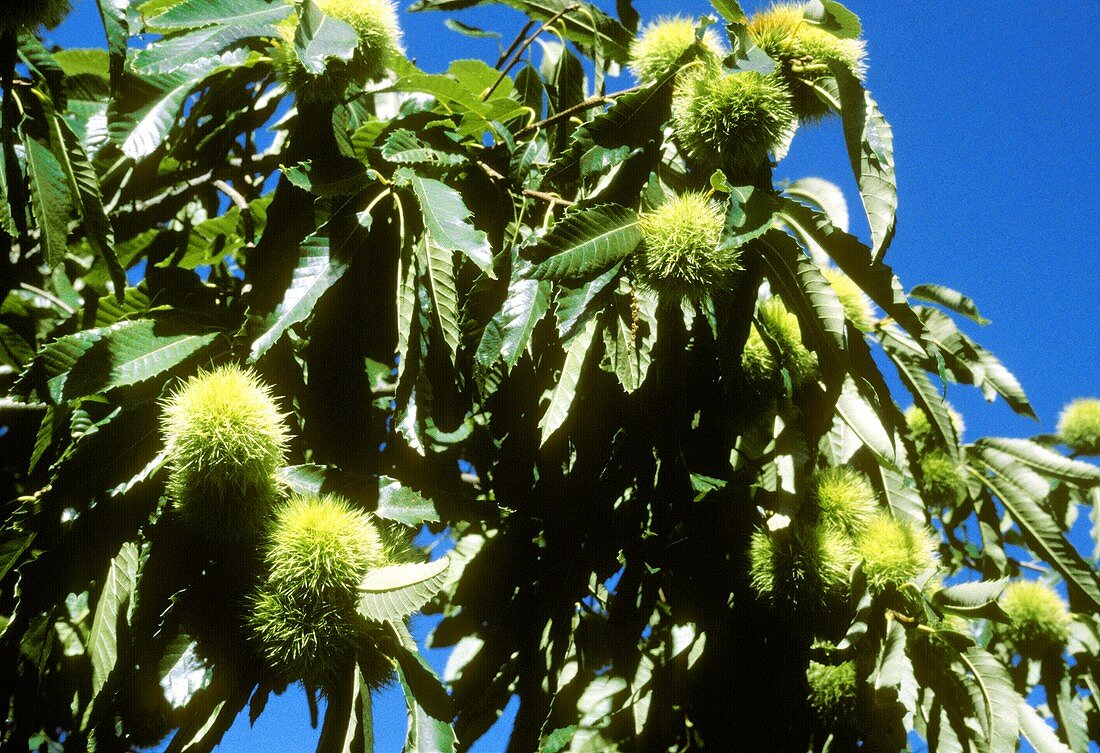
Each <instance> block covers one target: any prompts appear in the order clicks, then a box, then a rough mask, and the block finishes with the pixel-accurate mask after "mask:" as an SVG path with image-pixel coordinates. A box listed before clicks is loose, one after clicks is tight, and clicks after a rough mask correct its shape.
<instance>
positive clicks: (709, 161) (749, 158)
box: [672, 64, 794, 173]
mask: <svg viewBox="0 0 1100 753" xmlns="http://www.w3.org/2000/svg"><path fill="white" fill-rule="evenodd" d="M672 127H673V133H674V134H675V136H676V139H677V141H679V143H680V145H681V146H682V147H683V150H684V153H685V155H686V156H687V157H688V158H689V160H690V161H691V162H692V163H693V164H695V165H696V166H697V167H699V168H700V169H702V170H704V171H708V172H709V171H713V170H717V169H723V170H728V171H732V172H734V173H739V172H753V171H755V170H756V169H758V168H760V167H761V166H763V165H766V164H767V163H768V159H769V154H771V153H774V152H775V151H777V149H778V148H779V147H780V145H781V144H783V143H784V142H785V140H786V139H788V138H789V137H790V134H791V132H792V130H793V128H794V115H793V113H792V111H791V103H790V95H789V94H788V93H787V90H786V89H785V88H784V86H783V84H782V83H781V82H780V81H779V80H777V79H776V78H774V77H772V76H765V75H763V74H760V73H757V72H756V71H742V72H738V73H724V72H723V71H722V69H721V68H720V67H718V66H716V65H708V64H697V65H696V66H695V67H693V68H691V69H688V70H687V71H685V73H684V74H683V75H682V76H681V77H680V79H679V81H678V82H677V84H676V89H675V91H674V93H673V97H672Z"/></svg>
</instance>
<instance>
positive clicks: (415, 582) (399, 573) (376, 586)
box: [359, 557, 450, 622]
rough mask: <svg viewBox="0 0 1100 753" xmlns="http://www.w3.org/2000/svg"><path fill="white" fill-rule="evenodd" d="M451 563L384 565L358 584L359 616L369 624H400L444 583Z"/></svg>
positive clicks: (429, 598)
mask: <svg viewBox="0 0 1100 753" xmlns="http://www.w3.org/2000/svg"><path fill="white" fill-rule="evenodd" d="M449 566H450V559H449V558H447V557H441V558H439V559H437V560H434V561H433V562H423V563H409V564H402V565H386V566H385V567H379V568H376V569H374V570H371V571H370V572H368V573H367V575H366V576H365V577H364V578H363V582H362V583H360V584H359V592H360V597H359V613H360V614H362V615H363V616H364V617H366V618H367V619H368V620H376V621H378V622H383V621H389V622H400V621H401V620H403V619H405V617H407V616H409V615H410V614H412V613H413V612H415V611H417V610H418V609H420V608H421V607H423V606H424V605H425V604H427V603H428V602H429V601H431V599H432V597H434V596H435V595H436V594H437V593H439V590H440V589H441V588H442V587H443V585H444V583H446V580H447V568H448V567H449Z"/></svg>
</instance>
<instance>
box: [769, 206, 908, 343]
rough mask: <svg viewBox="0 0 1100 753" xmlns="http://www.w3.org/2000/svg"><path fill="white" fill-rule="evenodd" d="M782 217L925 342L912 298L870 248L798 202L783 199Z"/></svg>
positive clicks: (902, 324)
mask: <svg viewBox="0 0 1100 753" xmlns="http://www.w3.org/2000/svg"><path fill="white" fill-rule="evenodd" d="M781 202H782V209H781V210H780V217H781V218H782V220H783V222H784V223H786V224H787V225H788V226H789V227H790V228H791V229H792V230H793V231H794V232H795V233H796V235H798V236H800V237H801V238H803V239H804V240H806V241H807V243H808V244H809V243H811V242H812V243H814V244H816V245H817V246H819V247H820V248H821V249H823V250H824V251H825V252H826V253H827V254H829V256H830V257H832V259H833V261H835V262H836V263H837V265H838V266H839V267H840V268H841V269H842V270H843V271H844V274H846V275H848V276H849V277H851V278H852V279H853V280H854V281H855V282H856V284H857V285H859V286H860V288H862V289H863V291H864V292H865V293H867V295H869V296H870V297H871V300H873V301H874V302H875V303H877V304H878V305H879V306H880V307H881V308H882V310H883V311H885V312H886V313H887V314H888V315H889V316H891V317H893V319H894V320H895V321H896V322H897V323H898V324H900V325H901V326H902V328H903V329H905V331H906V332H908V333H909V334H910V335H912V336H913V337H914V338H916V339H917V341H918V342H923V340H924V325H923V324H922V323H921V320H920V318H919V317H918V316H917V314H916V312H915V311H913V309H912V308H911V307H910V305H909V299H908V298H907V297H906V296H905V291H904V290H903V289H902V287H901V283H900V282H899V281H898V278H897V277H896V276H895V275H894V270H893V269H891V268H890V266H889V265H888V264H884V263H883V262H882V261H881V260H876V259H875V258H874V257H873V256H872V254H871V249H869V248H868V247H867V246H865V245H863V244H862V243H861V242H860V241H859V239H857V238H856V237H855V236H852V235H849V234H848V233H845V232H843V231H841V230H838V229H836V228H835V227H833V226H832V224H831V223H830V222H829V220H828V218H826V217H825V216H824V215H823V214H821V213H820V212H815V211H813V210H812V209H810V208H809V207H806V206H804V205H802V204H799V203H798V202H797V201H793V200H791V199H787V198H783V199H781Z"/></svg>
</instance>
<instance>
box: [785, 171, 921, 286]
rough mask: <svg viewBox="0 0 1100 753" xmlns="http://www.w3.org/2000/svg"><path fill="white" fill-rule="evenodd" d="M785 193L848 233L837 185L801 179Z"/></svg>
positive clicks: (844, 200)
mask: <svg viewBox="0 0 1100 753" xmlns="http://www.w3.org/2000/svg"><path fill="white" fill-rule="evenodd" d="M783 193H784V194H786V195H787V196H793V197H795V198H797V199H799V200H800V201H803V202H809V203H810V204H812V205H813V206H815V207H817V208H818V209H819V210H820V211H821V212H822V213H823V214H824V215H825V216H826V217H828V218H829V222H831V223H832V225H833V227H835V228H837V229H838V230H842V231H843V232H845V233H847V232H848V202H847V200H846V199H845V198H844V192H843V191H841V190H840V187H839V186H837V185H836V184H835V183H831V182H829V181H827V180H824V179H822V178H799V179H798V180H796V181H794V182H793V183H791V184H790V185H789V186H787V187H786V188H785V189H783ZM915 290H916V289H915V288H914V291H915Z"/></svg>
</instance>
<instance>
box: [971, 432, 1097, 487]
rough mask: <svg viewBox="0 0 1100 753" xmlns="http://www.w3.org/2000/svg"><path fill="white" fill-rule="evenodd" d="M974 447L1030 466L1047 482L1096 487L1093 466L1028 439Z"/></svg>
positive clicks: (986, 440)
mask: <svg viewBox="0 0 1100 753" xmlns="http://www.w3.org/2000/svg"><path fill="white" fill-rule="evenodd" d="M974 444H975V445H978V446H982V447H992V448H993V449H995V450H999V451H1001V452H1004V453H1006V454H1008V455H1011V456H1012V457H1014V458H1016V459H1017V460H1019V461H1020V462H1022V463H1024V464H1025V465H1028V466H1031V467H1032V468H1034V469H1036V470H1038V471H1040V472H1042V473H1044V474H1045V475H1047V476H1050V477H1051V478H1056V479H1061V480H1062V481H1068V482H1069V483H1071V484H1088V485H1092V484H1097V483H1100V468H1098V467H1097V466H1095V465H1093V464H1092V463H1086V462H1084V461H1081V460H1072V459H1070V458H1067V457H1064V456H1062V455H1059V454H1058V453H1057V452H1055V451H1054V450H1051V449H1048V448H1046V447H1043V446H1042V445H1039V444H1036V443H1035V442H1032V441H1031V440H1028V439H1015V438H1009V437H983V438H982V439H979V440H978V441H977V442H975V443H974Z"/></svg>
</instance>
